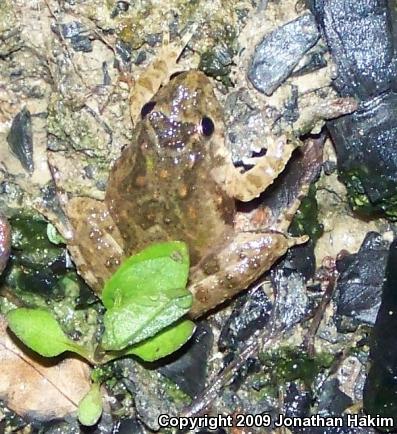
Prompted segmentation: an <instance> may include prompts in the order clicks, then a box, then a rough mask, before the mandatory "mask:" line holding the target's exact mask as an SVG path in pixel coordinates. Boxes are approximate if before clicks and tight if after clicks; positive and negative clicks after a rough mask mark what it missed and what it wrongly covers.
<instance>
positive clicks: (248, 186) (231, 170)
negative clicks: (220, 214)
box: [215, 136, 300, 202]
mask: <svg viewBox="0 0 397 434" xmlns="http://www.w3.org/2000/svg"><path fill="white" fill-rule="evenodd" d="M299 144H300V142H299V141H298V140H297V139H296V140H287V138H286V137H285V136H282V137H279V138H277V139H276V140H275V141H273V142H272V143H271V144H270V146H269V147H268V148H267V151H266V155H264V156H263V157H257V158H255V159H254V160H255V163H256V164H255V166H254V167H253V168H252V169H250V170H248V171H246V172H244V173H241V172H240V169H237V168H235V167H234V166H233V165H232V164H231V163H230V164H228V165H226V167H225V166H222V167H221V169H219V170H217V171H216V173H215V178H218V177H219V175H220V176H221V177H223V178H224V179H223V180H219V181H220V182H221V185H222V184H223V186H224V189H225V190H226V192H227V194H229V195H230V196H232V197H234V198H236V199H237V200H241V201H243V202H248V201H250V200H252V199H255V198H256V197H258V196H259V195H260V194H261V193H262V192H263V191H265V190H266V188H267V187H269V185H271V184H272V183H273V181H274V180H275V179H276V178H277V176H278V175H279V174H280V173H281V172H282V171H283V170H284V168H285V166H286V165H287V163H288V160H289V159H290V157H291V155H292V152H293V151H294V150H295V149H296V148H297V147H298V146H299ZM254 160H253V159H251V162H253V161H254ZM222 172H223V173H222ZM222 181H223V182H222Z"/></svg>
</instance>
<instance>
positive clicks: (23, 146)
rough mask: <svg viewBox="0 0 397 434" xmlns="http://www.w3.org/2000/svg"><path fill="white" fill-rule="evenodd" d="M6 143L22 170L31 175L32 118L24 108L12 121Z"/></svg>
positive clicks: (32, 166)
mask: <svg viewBox="0 0 397 434" xmlns="http://www.w3.org/2000/svg"><path fill="white" fill-rule="evenodd" d="M7 142H8V144H9V146H10V149H11V151H12V152H13V153H14V154H15V155H16V157H17V158H18V160H19V161H20V162H21V164H22V166H23V168H24V169H25V170H27V171H28V172H29V173H32V172H33V170H34V165H33V136H32V117H31V115H30V112H29V110H28V109H27V108H26V107H25V108H23V109H22V110H21V111H20V112H19V113H18V114H17V115H16V116H15V118H14V119H13V121H12V124H11V129H10V132H9V133H8V136H7Z"/></svg>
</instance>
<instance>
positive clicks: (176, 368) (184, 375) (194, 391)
mask: <svg viewBox="0 0 397 434" xmlns="http://www.w3.org/2000/svg"><path fill="white" fill-rule="evenodd" d="M213 340H214V337H213V334H212V330H211V327H210V326H209V325H208V324H207V323H205V322H200V323H199V324H198V325H197V329H196V331H195V333H194V335H193V337H192V338H191V340H190V342H189V343H188V344H187V345H185V346H184V347H183V348H182V349H181V350H180V351H179V352H177V353H176V354H175V355H173V356H171V357H170V359H171V361H170V362H168V361H167V362H165V363H163V366H162V367H161V368H159V372H160V373H161V374H162V375H164V376H165V377H167V378H169V379H170V380H171V381H173V382H174V383H175V384H176V385H178V387H179V388H180V389H181V390H182V391H183V392H185V393H186V394H187V395H189V396H191V397H192V398H194V397H195V396H197V395H198V394H199V393H201V392H202V391H203V390H204V388H205V383H206V377H207V363H208V358H209V355H210V352H211V349H212V343H213ZM172 359H174V361H172Z"/></svg>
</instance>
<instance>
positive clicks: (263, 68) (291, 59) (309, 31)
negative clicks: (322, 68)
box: [248, 13, 319, 95]
mask: <svg viewBox="0 0 397 434" xmlns="http://www.w3.org/2000/svg"><path fill="white" fill-rule="evenodd" d="M318 38H319V34H318V30H317V26H316V23H315V20H314V17H313V16H312V15H311V14H310V13H306V14H304V15H302V16H301V17H299V18H297V19H295V20H294V21H291V22H289V23H287V24H285V25H284V26H283V27H281V28H279V29H277V30H275V31H274V32H272V33H271V34H270V35H267V36H266V37H265V38H264V39H263V41H262V42H261V43H260V44H259V45H258V46H257V47H256V50H255V55H254V57H253V58H252V63H251V66H250V69H249V71H248V78H249V80H250V81H251V83H252V84H253V85H254V86H255V88H256V89H258V90H259V91H261V92H263V93H265V94H266V95H271V94H272V93H273V92H274V91H275V90H276V89H277V87H278V86H279V85H280V84H281V83H282V82H283V81H284V80H285V79H286V78H287V77H288V76H289V75H290V73H291V72H292V71H293V69H294V68H295V66H296V65H297V64H298V62H299V60H300V59H301V58H302V57H303V55H304V54H305V53H306V52H307V51H308V50H309V49H310V48H311V47H312V46H313V45H314V44H315V43H316V42H317V40H318Z"/></svg>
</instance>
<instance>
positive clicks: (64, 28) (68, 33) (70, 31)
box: [61, 21, 84, 38]
mask: <svg viewBox="0 0 397 434" xmlns="http://www.w3.org/2000/svg"><path fill="white" fill-rule="evenodd" d="M83 31H84V29H83V26H82V24H81V23H80V22H79V21H71V22H70V23H65V24H62V25H61V32H62V36H63V37H64V38H72V37H73V36H77V35H79V34H80V33H82V32H83Z"/></svg>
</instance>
